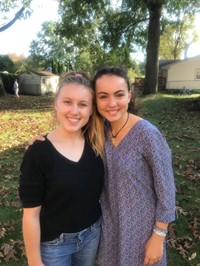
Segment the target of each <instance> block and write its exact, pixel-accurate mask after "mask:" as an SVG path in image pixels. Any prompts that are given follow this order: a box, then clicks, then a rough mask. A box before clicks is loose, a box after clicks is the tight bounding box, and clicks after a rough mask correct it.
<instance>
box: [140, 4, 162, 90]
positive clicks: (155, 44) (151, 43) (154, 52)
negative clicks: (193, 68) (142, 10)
mask: <svg viewBox="0 0 200 266" xmlns="http://www.w3.org/2000/svg"><path fill="white" fill-rule="evenodd" d="M145 4H146V5H147V8H148V11H149V16H150V18H149V28H148V43H147V60H146V70H145V81H144V89H143V94H144V95H147V94H154V93H156V92H157V90H158V56H159V45H160V18H161V12H162V4H161V3H156V1H155V0H147V1H145Z"/></svg>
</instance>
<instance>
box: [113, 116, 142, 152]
mask: <svg viewBox="0 0 200 266" xmlns="http://www.w3.org/2000/svg"><path fill="white" fill-rule="evenodd" d="M143 121H145V119H141V120H139V121H138V122H137V123H135V125H133V126H132V127H131V128H130V130H129V131H128V132H127V134H126V135H125V136H124V137H123V139H122V140H121V141H120V142H119V143H118V145H114V144H113V142H112V138H111V137H110V136H109V135H108V140H109V142H110V144H111V146H113V147H114V149H117V148H118V147H119V146H120V145H121V143H123V142H124V141H125V140H126V138H127V137H128V135H129V134H131V132H132V131H134V130H136V129H137V127H138V126H139V125H140V124H141V123H142V122H143Z"/></svg>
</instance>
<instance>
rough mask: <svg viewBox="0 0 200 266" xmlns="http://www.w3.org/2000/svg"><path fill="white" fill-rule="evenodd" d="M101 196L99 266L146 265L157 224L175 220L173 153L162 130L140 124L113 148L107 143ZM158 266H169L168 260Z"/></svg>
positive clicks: (144, 123)
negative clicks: (154, 227) (145, 256)
mask: <svg viewBox="0 0 200 266" xmlns="http://www.w3.org/2000/svg"><path fill="white" fill-rule="evenodd" d="M105 154H106V169H105V170H106V179H105V185H104V191H103V193H102V197H101V206H102V212H103V223H102V236H101V241H100V249H99V255H98V262H97V265H100V266H142V265H143V260H144V246H145V244H146V242H147V241H148V239H149V238H150V236H151V234H152V229H153V225H154V223H155V220H158V221H161V222H166V223H168V222H171V221H173V220H175V186H174V179H173V170H172V165H171V152H170V150H169V147H168V145H167V143H166V140H165V138H164V137H163V136H162V134H161V133H160V132H159V131H158V129H157V128H156V127H155V126H153V125H152V124H150V123H149V122H148V121H146V120H142V121H140V122H138V123H137V124H136V125H135V126H134V127H133V128H132V129H131V130H130V131H129V133H128V134H127V135H126V136H125V138H124V139H123V140H122V141H121V142H120V144H119V145H118V147H114V146H113V144H112V142H111V141H110V140H109V139H107V141H106V145H105ZM155 265H157V266H166V265H167V262H166V248H165V243H164V256H163V259H162V261H161V262H159V263H157V264H155Z"/></svg>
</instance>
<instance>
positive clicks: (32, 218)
mask: <svg viewBox="0 0 200 266" xmlns="http://www.w3.org/2000/svg"><path fill="white" fill-rule="evenodd" d="M40 210H41V206H39V207H35V208H24V209H23V223H22V224H23V237H24V243H25V248H26V254H27V259H28V265H29V266H44V264H43V263H42V259H41V254H40V220H39V216H40Z"/></svg>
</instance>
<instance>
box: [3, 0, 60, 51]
mask: <svg viewBox="0 0 200 266" xmlns="http://www.w3.org/2000/svg"><path fill="white" fill-rule="evenodd" d="M32 3H33V5H32V7H33V13H32V15H31V16H30V18H28V19H26V20H17V21H16V22H15V23H14V24H13V25H12V26H11V27H10V28H8V29H7V30H5V31H3V32H0V54H1V55H2V54H9V53H15V54H17V55H24V56H28V55H29V45H30V43H31V41H32V40H34V39H36V37H37V33H38V32H39V31H40V30H41V25H42V23H43V22H44V21H50V20H56V19H57V7H58V3H57V1H55V0H34V1H32Z"/></svg>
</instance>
